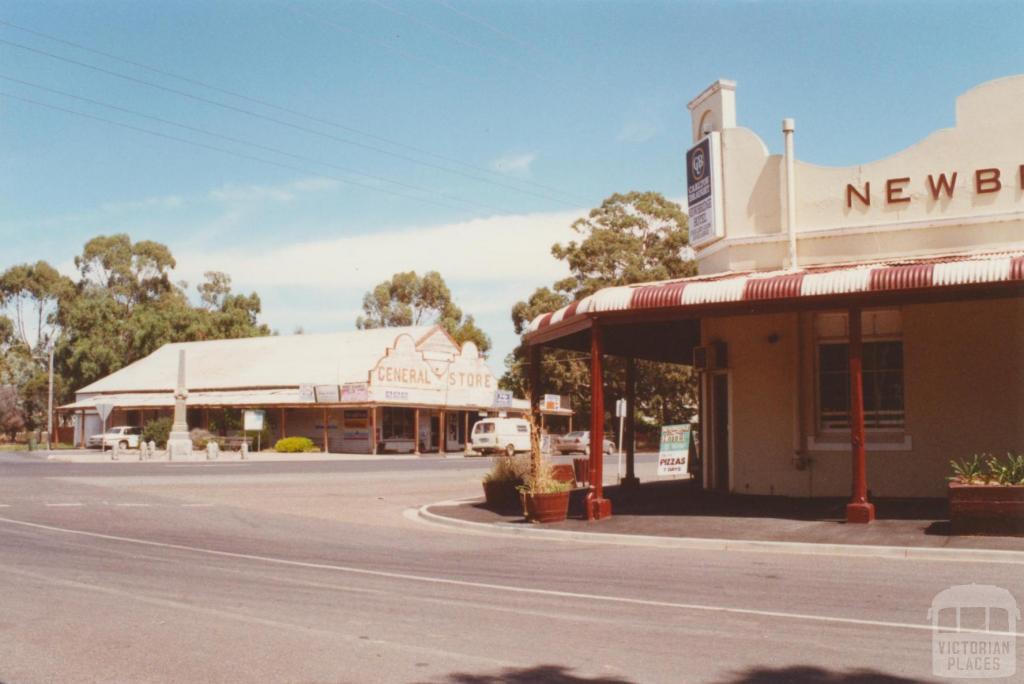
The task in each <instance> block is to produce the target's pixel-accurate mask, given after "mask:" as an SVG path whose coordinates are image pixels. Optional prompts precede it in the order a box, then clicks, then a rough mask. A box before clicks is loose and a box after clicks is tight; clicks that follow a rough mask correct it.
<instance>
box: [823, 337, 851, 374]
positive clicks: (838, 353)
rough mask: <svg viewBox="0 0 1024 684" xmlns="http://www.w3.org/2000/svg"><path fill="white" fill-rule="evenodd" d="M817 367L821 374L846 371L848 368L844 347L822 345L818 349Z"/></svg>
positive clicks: (840, 345) (842, 345)
mask: <svg viewBox="0 0 1024 684" xmlns="http://www.w3.org/2000/svg"><path fill="white" fill-rule="evenodd" d="M818 366H819V368H820V369H821V370H822V372H827V371H846V370H847V368H848V362H847V359H846V345H845V344H823V345H821V346H820V347H818Z"/></svg>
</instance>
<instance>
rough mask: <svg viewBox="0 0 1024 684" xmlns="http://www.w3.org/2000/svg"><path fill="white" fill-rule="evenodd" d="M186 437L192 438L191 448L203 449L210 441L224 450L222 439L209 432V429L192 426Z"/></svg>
mask: <svg viewBox="0 0 1024 684" xmlns="http://www.w3.org/2000/svg"><path fill="white" fill-rule="evenodd" d="M188 437H189V439H191V440H192V448H193V449H196V450H198V451H205V450H206V447H207V445H208V444H209V443H210V442H215V443H216V444H217V446H219V447H220V449H221V451H223V450H224V440H223V439H222V438H221V437H218V436H217V435H214V434H211V433H210V431H209V430H204V429H203V428H192V429H191V430H189V433H188Z"/></svg>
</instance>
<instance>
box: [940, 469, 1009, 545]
mask: <svg viewBox="0 0 1024 684" xmlns="http://www.w3.org/2000/svg"><path fill="white" fill-rule="evenodd" d="M949 522H950V531H951V532H952V533H953V534H992V535H1006V536H1014V537H1021V536H1024V485H1009V486H1006V485H983V484H962V483H960V482H950V483H949Z"/></svg>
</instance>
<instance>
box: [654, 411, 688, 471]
mask: <svg viewBox="0 0 1024 684" xmlns="http://www.w3.org/2000/svg"><path fill="white" fill-rule="evenodd" d="M689 457H690V424H689V423H687V424H685V425H662V426H661V446H659V447H658V477H663V476H666V475H686V473H687V465H688V461H689Z"/></svg>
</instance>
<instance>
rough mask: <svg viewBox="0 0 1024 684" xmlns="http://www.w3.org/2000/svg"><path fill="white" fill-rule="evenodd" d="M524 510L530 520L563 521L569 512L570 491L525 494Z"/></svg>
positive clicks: (539, 521) (543, 521)
mask: <svg viewBox="0 0 1024 684" xmlns="http://www.w3.org/2000/svg"><path fill="white" fill-rule="evenodd" d="M523 511H525V513H526V520H527V521H528V522H537V523H548V522H561V521H563V520H565V518H566V517H567V516H568V514H569V491H568V490H566V491H564V492H553V493H551V494H523Z"/></svg>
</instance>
